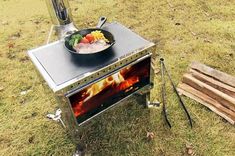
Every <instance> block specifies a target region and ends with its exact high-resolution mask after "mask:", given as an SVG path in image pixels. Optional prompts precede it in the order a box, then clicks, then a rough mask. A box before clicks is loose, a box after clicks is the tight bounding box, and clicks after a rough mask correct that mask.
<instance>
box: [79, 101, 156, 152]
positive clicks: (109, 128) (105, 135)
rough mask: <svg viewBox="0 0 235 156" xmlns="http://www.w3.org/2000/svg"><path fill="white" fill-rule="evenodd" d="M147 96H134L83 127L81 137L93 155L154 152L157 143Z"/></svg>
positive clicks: (87, 150) (87, 149)
mask: <svg viewBox="0 0 235 156" xmlns="http://www.w3.org/2000/svg"><path fill="white" fill-rule="evenodd" d="M143 104H145V98H141V97H138V98H130V99H128V100H126V101H124V102H122V103H121V104H120V105H119V106H117V107H115V108H112V109H111V110H109V111H107V112H105V113H103V114H102V115H100V116H98V117H96V118H95V119H94V120H92V121H91V122H90V123H89V124H87V125H85V126H83V127H82V128H81V129H80V130H81V132H80V133H79V137H80V139H81V142H82V143H84V144H85V146H86V152H87V153H88V154H91V155H130V154H134V155H136V154H138V155H139V154H146V155H151V153H152V152H151V150H150V149H154V143H153V141H152V140H150V139H148V138H147V132H149V131H151V129H152V128H151V127H152V125H151V122H150V110H149V109H148V108H146V107H144V105H143Z"/></svg>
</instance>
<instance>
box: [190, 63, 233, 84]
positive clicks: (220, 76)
mask: <svg viewBox="0 0 235 156" xmlns="http://www.w3.org/2000/svg"><path fill="white" fill-rule="evenodd" d="M190 67H191V68H192V69H195V70H198V71H200V72H202V73H204V74H206V75H208V76H211V77H213V78H215V79H217V80H219V81H221V82H223V83H225V84H227V85H230V86H232V87H235V77H233V76H231V75H228V74H226V73H224V72H221V71H219V70H216V69H213V68H211V67H208V66H206V65H204V64H201V63H198V62H192V63H191V65H190Z"/></svg>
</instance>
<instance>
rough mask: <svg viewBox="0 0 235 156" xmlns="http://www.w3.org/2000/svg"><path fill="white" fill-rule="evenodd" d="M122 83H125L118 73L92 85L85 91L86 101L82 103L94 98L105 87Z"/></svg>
mask: <svg viewBox="0 0 235 156" xmlns="http://www.w3.org/2000/svg"><path fill="white" fill-rule="evenodd" d="M124 81H125V80H124V77H123V76H122V75H121V73H120V72H118V73H116V74H114V75H112V76H109V77H107V78H106V79H103V80H101V81H99V82H97V83H95V84H93V85H92V86H90V87H89V88H88V89H87V91H86V93H85V94H86V95H88V96H87V97H86V99H84V102H86V101H87V100H89V99H90V98H92V97H93V96H95V95H96V94H98V93H100V92H101V91H102V90H104V89H105V88H106V87H108V86H110V85H119V84H120V83H121V82H124Z"/></svg>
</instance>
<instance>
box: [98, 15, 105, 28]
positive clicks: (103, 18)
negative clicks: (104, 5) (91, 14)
mask: <svg viewBox="0 0 235 156" xmlns="http://www.w3.org/2000/svg"><path fill="white" fill-rule="evenodd" d="M106 21H107V18H106V17H105V16H101V17H100V19H99V22H98V24H97V26H96V28H101V27H102V26H103V25H104V24H105V22H106Z"/></svg>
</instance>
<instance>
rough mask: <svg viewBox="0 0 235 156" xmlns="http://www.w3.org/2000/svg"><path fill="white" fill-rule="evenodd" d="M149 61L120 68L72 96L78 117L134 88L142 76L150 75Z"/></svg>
mask: <svg viewBox="0 0 235 156" xmlns="http://www.w3.org/2000/svg"><path fill="white" fill-rule="evenodd" d="M146 65H148V63H146V62H145V63H144V62H143V63H140V64H138V65H134V66H131V67H128V68H125V69H122V70H120V71H119V72H118V73H115V74H113V75H111V76H109V77H107V78H105V79H103V80H101V81H99V82H97V83H94V84H92V85H91V86H89V87H87V88H86V89H84V90H82V91H80V92H78V93H77V94H75V95H73V96H72V97H70V102H71V104H72V108H73V111H74V114H75V116H76V117H78V116H80V115H83V114H84V113H86V112H89V111H91V110H93V109H96V108H97V107H99V106H100V105H101V104H102V103H103V102H105V101H106V100H107V98H111V97H113V96H114V95H117V94H119V93H120V92H124V93H127V92H130V91H132V90H134V87H133V86H134V85H135V84H137V83H138V82H140V79H141V78H145V77H148V76H149V68H148V66H147V67H146Z"/></svg>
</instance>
